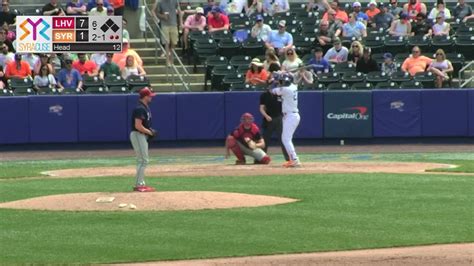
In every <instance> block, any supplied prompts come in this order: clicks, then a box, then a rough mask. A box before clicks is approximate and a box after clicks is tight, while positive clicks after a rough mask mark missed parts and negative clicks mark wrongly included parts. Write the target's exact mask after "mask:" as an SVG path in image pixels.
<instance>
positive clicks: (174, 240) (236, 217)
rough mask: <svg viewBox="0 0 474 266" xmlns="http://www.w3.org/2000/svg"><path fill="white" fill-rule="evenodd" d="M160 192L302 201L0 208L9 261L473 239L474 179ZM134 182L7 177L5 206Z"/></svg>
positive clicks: (300, 180)
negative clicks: (161, 208) (170, 207)
mask: <svg viewBox="0 0 474 266" xmlns="http://www.w3.org/2000/svg"><path fill="white" fill-rule="evenodd" d="M148 180H149V183H150V184H152V185H154V186H156V187H158V188H159V190H160V191H184V190H194V191H196V190H198V191H228V192H242V193H251V194H263V195H277V196H285V197H291V198H296V199H300V200H301V201H299V202H296V203H292V204H285V205H278V206H268V207H259V208H238V209H228V210H206V211H177V212H169V211H168V212H139V211H138V212H126V213H125V212H45V211H25V210H5V209H3V210H0V217H1V219H0V228H1V230H0V250H1V252H0V264H1V263H7V264H9V263H30V262H34V263H110V262H130V261H152V260H168V259H173V260H174V259H189V258H210V257H225V256H244V255H259V254H275V253H299V252H311V251H326V250H348V249H362V248H376V247H392V246H408V245H421V244H434V243H454V242H472V241H474V232H473V230H472V228H473V223H472V221H473V213H474V204H473V203H474V202H473V197H472V194H473V192H474V191H473V188H474V186H473V185H474V179H473V178H472V177H470V176H449V175H432V176H430V175H401V174H350V175H343V174H328V175H322V174H314V175H301V176H257V177H209V178H160V179H158V178H149V179H148ZM132 183H133V180H132V179H131V178H124V177H107V178H85V179H80V178H78V179H59V180H53V179H45V180H21V179H17V180H13V179H12V180H4V181H1V182H0V201H1V202H4V201H11V200H17V199H23V198H29V197H35V196H41V195H51V194H62V193H77V192H93V191H117V192H119V191H129V190H130V185H131V184H132Z"/></svg>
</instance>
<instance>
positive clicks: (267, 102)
mask: <svg viewBox="0 0 474 266" xmlns="http://www.w3.org/2000/svg"><path fill="white" fill-rule="evenodd" d="M262 107H263V108H264V109H265V112H266V113H267V114H268V115H269V116H270V117H271V118H272V121H270V122H268V121H267V119H265V117H263V122H262V129H263V140H264V141H265V149H263V150H264V151H265V152H267V147H268V146H269V145H270V140H271V138H272V135H273V133H274V132H275V133H276V134H277V136H278V140H279V141H280V146H281V150H282V152H283V156H284V157H285V160H286V161H288V160H289V156H288V153H287V152H286V149H285V146H283V143H282V142H281V133H282V128H283V127H282V113H281V100H280V99H279V97H278V96H277V95H274V94H272V93H271V92H270V91H269V90H266V91H265V92H264V93H262V95H260V109H262Z"/></svg>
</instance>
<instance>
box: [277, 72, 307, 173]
mask: <svg viewBox="0 0 474 266" xmlns="http://www.w3.org/2000/svg"><path fill="white" fill-rule="evenodd" d="M277 80H278V87H276V88H274V89H272V93H273V94H276V95H280V96H281V100H282V112H283V133H282V134H281V140H282V142H283V145H284V146H285V149H286V151H287V153H288V155H289V157H290V160H289V161H287V162H286V163H284V164H283V167H286V168H292V167H300V166H301V163H300V160H299V159H298V155H297V154H296V150H295V146H294V145H293V134H294V133H295V131H296V128H298V125H299V123H300V120H301V117H300V114H299V110H298V86H296V85H295V84H293V76H292V75H291V74H289V73H285V72H281V73H279V74H278V78H277Z"/></svg>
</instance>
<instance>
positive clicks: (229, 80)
mask: <svg viewBox="0 0 474 266" xmlns="http://www.w3.org/2000/svg"><path fill="white" fill-rule="evenodd" d="M243 82H245V75H242V74H239V73H232V74H227V75H226V76H225V77H224V79H223V80H222V89H223V90H224V91H227V90H229V89H230V87H231V86H232V84H240V83H243Z"/></svg>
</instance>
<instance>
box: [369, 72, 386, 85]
mask: <svg viewBox="0 0 474 266" xmlns="http://www.w3.org/2000/svg"><path fill="white" fill-rule="evenodd" d="M365 79H366V80H367V82H369V83H372V84H377V83H380V82H387V81H388V80H389V79H390V77H389V76H387V75H386V74H385V73H383V72H380V71H372V72H369V73H368V74H367V75H366V77H365Z"/></svg>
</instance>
